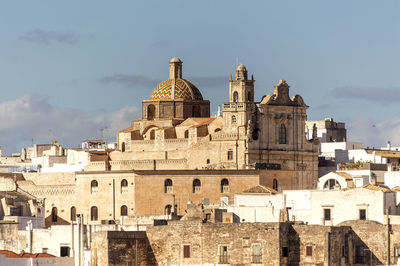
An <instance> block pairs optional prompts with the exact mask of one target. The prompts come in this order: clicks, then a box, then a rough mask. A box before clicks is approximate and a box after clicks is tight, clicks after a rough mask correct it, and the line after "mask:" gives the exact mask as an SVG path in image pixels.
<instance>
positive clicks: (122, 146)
mask: <svg viewBox="0 0 400 266" xmlns="http://www.w3.org/2000/svg"><path fill="white" fill-rule="evenodd" d="M121 151H122V152H125V142H122V144H121Z"/></svg>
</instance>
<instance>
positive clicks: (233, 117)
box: [232, 115, 236, 124]
mask: <svg viewBox="0 0 400 266" xmlns="http://www.w3.org/2000/svg"><path fill="white" fill-rule="evenodd" d="M234 123H236V116H235V115H233V116H232V124H234Z"/></svg>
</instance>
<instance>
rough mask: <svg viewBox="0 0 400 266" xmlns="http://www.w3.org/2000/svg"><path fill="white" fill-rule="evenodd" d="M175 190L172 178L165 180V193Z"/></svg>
mask: <svg viewBox="0 0 400 266" xmlns="http://www.w3.org/2000/svg"><path fill="white" fill-rule="evenodd" d="M172 192H173V190H172V180H171V179H169V178H168V179H165V181H164V193H167V194H171V193H172Z"/></svg>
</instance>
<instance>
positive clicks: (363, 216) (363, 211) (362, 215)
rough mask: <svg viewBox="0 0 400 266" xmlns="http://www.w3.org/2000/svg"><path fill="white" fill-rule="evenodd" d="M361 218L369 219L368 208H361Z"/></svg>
mask: <svg viewBox="0 0 400 266" xmlns="http://www.w3.org/2000/svg"><path fill="white" fill-rule="evenodd" d="M359 218H360V220H366V219H367V210H366V209H360V210H359Z"/></svg>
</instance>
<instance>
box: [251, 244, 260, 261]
mask: <svg viewBox="0 0 400 266" xmlns="http://www.w3.org/2000/svg"><path fill="white" fill-rule="evenodd" d="M251 262H252V263H261V245H260V244H254V245H253V247H252V256H251Z"/></svg>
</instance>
